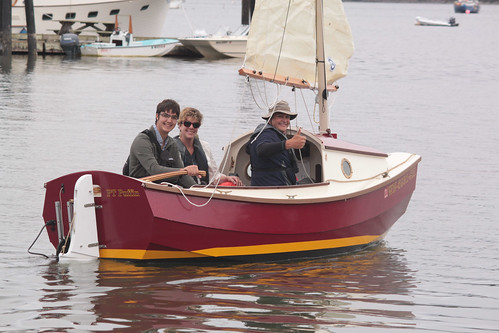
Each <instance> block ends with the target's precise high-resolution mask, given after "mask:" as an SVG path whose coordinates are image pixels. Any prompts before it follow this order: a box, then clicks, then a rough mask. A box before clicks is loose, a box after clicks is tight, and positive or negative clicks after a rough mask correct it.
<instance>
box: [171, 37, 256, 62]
mask: <svg viewBox="0 0 499 333" xmlns="http://www.w3.org/2000/svg"><path fill="white" fill-rule="evenodd" d="M180 42H181V43H182V44H183V45H184V47H186V48H187V49H189V50H195V51H196V52H198V53H200V54H201V55H202V56H203V57H205V58H210V59H216V58H243V57H244V55H245V54H246V43H247V37H246V36H243V37H241V36H238V37H191V38H184V39H180Z"/></svg>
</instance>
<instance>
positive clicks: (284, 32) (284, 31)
mask: <svg viewBox="0 0 499 333" xmlns="http://www.w3.org/2000/svg"><path fill="white" fill-rule="evenodd" d="M290 8H291V0H289V1H288V10H287V11H286V20H285V21H284V29H283V30H282V38H281V45H280V46H279V55H278V57H277V63H276V65H275V71H274V78H273V79H274V80H275V77H276V75H277V68H278V67H279V61H280V60H281V52H282V45H283V44H284V36H285V34H286V27H287V26H288V17H289V9H290Z"/></svg>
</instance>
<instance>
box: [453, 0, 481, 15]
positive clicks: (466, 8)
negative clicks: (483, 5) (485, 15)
mask: <svg viewBox="0 0 499 333" xmlns="http://www.w3.org/2000/svg"><path fill="white" fill-rule="evenodd" d="M479 11H480V2H479V1H478V0H457V1H454V12H455V13H466V14H477V13H478V12H479Z"/></svg>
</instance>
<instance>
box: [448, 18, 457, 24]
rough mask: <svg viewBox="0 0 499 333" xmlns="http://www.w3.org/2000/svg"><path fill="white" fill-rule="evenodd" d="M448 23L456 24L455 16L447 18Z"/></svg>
mask: <svg viewBox="0 0 499 333" xmlns="http://www.w3.org/2000/svg"><path fill="white" fill-rule="evenodd" d="M449 24H450V25H454V24H456V18H455V17H451V18H450V19H449Z"/></svg>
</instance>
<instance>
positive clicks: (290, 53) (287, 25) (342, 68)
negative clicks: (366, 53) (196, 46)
mask: <svg viewBox="0 0 499 333" xmlns="http://www.w3.org/2000/svg"><path fill="white" fill-rule="evenodd" d="M315 3H316V0H257V1H256V4H255V10H254V12H253V18H252V20H251V27H250V32H249V35H248V43H247V49H246V60H245V63H244V67H245V68H246V69H248V70H251V71H256V72H263V73H267V74H269V73H270V74H271V75H274V74H276V75H281V76H284V77H290V78H294V79H299V80H306V81H307V82H308V83H309V84H310V85H311V86H312V87H316V86H317V84H316V82H317V70H316V58H317V57H316V27H315V15H316V14H315V13H316V11H315ZM323 7H324V9H323V10H324V41H325V45H324V53H325V60H326V81H327V84H328V85H331V84H333V83H334V82H335V81H336V80H338V79H340V78H342V77H344V76H345V75H346V73H347V67H348V59H349V58H350V57H351V55H352V53H353V41H352V33H351V30H350V25H349V24H348V21H347V19H346V16H345V12H344V10H343V4H342V3H341V0H324V5H323Z"/></svg>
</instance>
